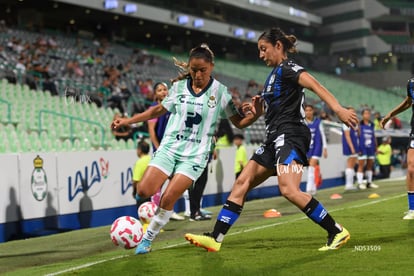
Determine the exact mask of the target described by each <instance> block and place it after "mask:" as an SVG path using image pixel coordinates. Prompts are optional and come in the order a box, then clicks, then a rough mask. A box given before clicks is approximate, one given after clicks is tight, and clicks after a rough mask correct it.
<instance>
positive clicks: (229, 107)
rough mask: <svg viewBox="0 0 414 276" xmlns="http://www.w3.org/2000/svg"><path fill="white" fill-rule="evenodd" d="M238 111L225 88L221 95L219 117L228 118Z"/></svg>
mask: <svg viewBox="0 0 414 276" xmlns="http://www.w3.org/2000/svg"><path fill="white" fill-rule="evenodd" d="M238 113H239V112H238V111H237V108H236V106H235V105H234V102H233V100H232V98H231V95H230V93H229V92H228V91H227V89H226V90H225V92H223V95H222V97H221V113H220V117H221V118H230V117H232V116H234V115H236V114H238Z"/></svg>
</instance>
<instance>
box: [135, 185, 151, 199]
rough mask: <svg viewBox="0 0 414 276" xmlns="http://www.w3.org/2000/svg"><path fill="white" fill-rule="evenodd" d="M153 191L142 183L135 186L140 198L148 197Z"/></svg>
mask: <svg viewBox="0 0 414 276" xmlns="http://www.w3.org/2000/svg"><path fill="white" fill-rule="evenodd" d="M154 193H155V192H153V191H151V189H148V188H147V187H145V186H143V185H138V187H137V194H138V196H139V197H140V198H149V197H150V196H152V195H153V194H154Z"/></svg>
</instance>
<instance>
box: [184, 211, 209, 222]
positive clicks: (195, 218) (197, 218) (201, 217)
mask: <svg viewBox="0 0 414 276" xmlns="http://www.w3.org/2000/svg"><path fill="white" fill-rule="evenodd" d="M210 219H211V216H210V215H206V214H203V213H201V212H197V213H195V215H194V216H190V219H189V220H190V221H201V220H210Z"/></svg>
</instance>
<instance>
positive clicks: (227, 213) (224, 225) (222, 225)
mask: <svg viewBox="0 0 414 276" xmlns="http://www.w3.org/2000/svg"><path fill="white" fill-rule="evenodd" d="M242 210H243V206H241V205H238V204H236V203H234V202H232V201H230V200H227V201H226V203H224V205H223V208H222V209H221V211H220V213H219V214H218V216H217V221H216V224H215V225H214V230H213V233H212V236H213V237H214V239H215V240H216V241H218V242H222V241H223V238H224V235H226V234H227V232H228V231H229V229H230V227H231V226H232V225H233V223H234V222H236V220H237V219H238V218H239V216H240V214H241V212H242Z"/></svg>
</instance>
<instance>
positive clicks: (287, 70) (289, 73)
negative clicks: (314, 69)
mask: <svg viewBox="0 0 414 276" xmlns="http://www.w3.org/2000/svg"><path fill="white" fill-rule="evenodd" d="M305 71H306V70H305V68H303V67H302V66H300V65H298V64H296V63H295V62H293V61H291V60H289V61H288V62H287V63H285V65H284V66H283V76H284V78H285V79H286V80H288V81H290V82H294V83H298V81H299V76H300V74H302V73H303V72H305Z"/></svg>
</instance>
